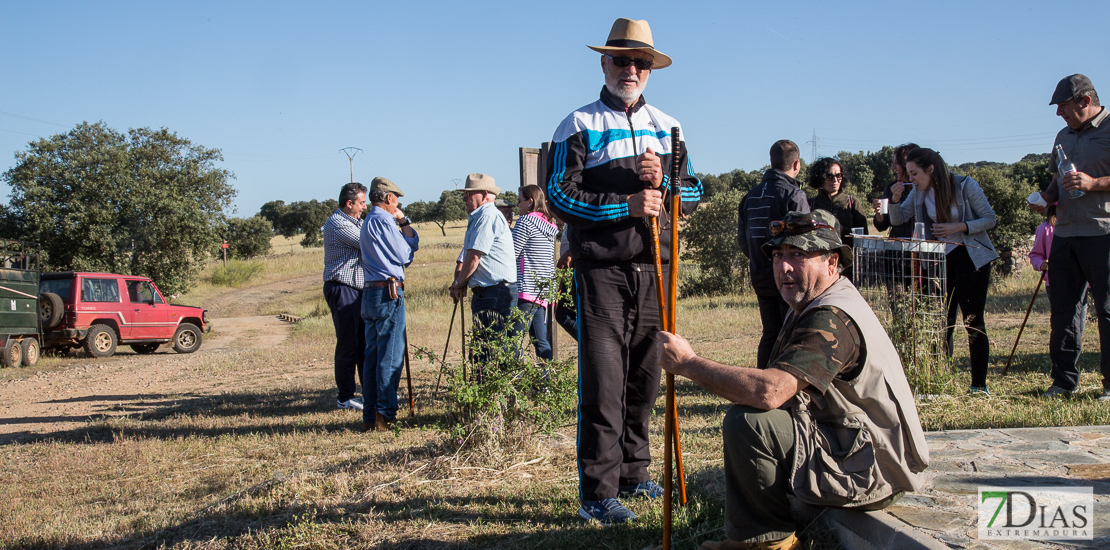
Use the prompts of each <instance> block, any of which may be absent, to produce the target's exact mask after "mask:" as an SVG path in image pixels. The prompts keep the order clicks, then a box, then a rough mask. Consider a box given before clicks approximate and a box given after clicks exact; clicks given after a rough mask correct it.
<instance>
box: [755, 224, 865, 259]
mask: <svg viewBox="0 0 1110 550" xmlns="http://www.w3.org/2000/svg"><path fill="white" fill-rule="evenodd" d="M782 221H783V222H784V223H786V224H787V227H786V228H785V229H784V231H783V232H782V233H781V234H780V235H778V236H777V237H771V240H769V241H767V242H766V243H764V244H763V246H762V247H760V249H761V250H763V254H765V255H766V256H767V257H768V258H770V257H771V253H772V252H774V250H775V249H776V248H778V247H780V246H782V245H784V244H788V245H790V246H793V247H797V248H800V249H802V250H805V251H806V252H825V251H829V250H835V251H837V252H838V253H840V265H842V266H844V267H848V266H850V265H852V247H850V246H848V245H846V244H844V242H843V241H841V240H840V224H839V223H838V222H837V221H836V218H835V217H833V215H832V214H830V213H829V212H827V211H825V210H815V211H813V212H810V213H808V214H807V213H804V212H788V213H787V214H786V217H785V218H783V219H782ZM807 221H808V222H821V223H824V224H826V225H829V226H831V227H832V229H825V228H818V229H809V230H802V231H798V230H795V231H791V229H790V225H791V224H792V222H793V223H794V224H800V225H803V226H804V225H805V222H807Z"/></svg>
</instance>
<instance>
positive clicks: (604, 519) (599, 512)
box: [578, 498, 636, 525]
mask: <svg viewBox="0 0 1110 550" xmlns="http://www.w3.org/2000/svg"><path fill="white" fill-rule="evenodd" d="M578 515H579V516H581V517H582V519H585V520H595V521H597V522H599V523H601V524H602V525H612V524H614V523H627V522H629V521H632V520H634V519H636V514H633V513H632V510H629V509H628V508H625V507H624V505H623V504H621V501H619V500H617V499H615V498H606V499H602V500H583V501H582V506H581V507H580V508H578Z"/></svg>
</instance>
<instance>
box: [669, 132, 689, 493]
mask: <svg viewBox="0 0 1110 550" xmlns="http://www.w3.org/2000/svg"><path fill="white" fill-rule="evenodd" d="M681 145H682V140H681V139H680V137H679V128H678V126H675V127H673V128H671V296H670V301H669V303H668V304H667V312H668V313H670V315H671V318H670V322H669V323H668V326H670V332H671V334H678V260H679V250H678V218H679V216H680V215H681V213H682V188H681V186H680V185H679V184H680V183H681V182H682V159H681V158H680V157H681V156H680V155H679V154H678V152H679V147H680V146H681ZM667 398H668V399H670V405H669V406H668V407H667V411H668V414H670V415H671V417H672V418H671V424H672V426H671V433H672V434H674V458H675V466H676V467H677V469H678V502H679V504H681V505H683V506H685V505H686V474H685V472H684V471H683V469H682V441H681V440H680V438H679V436H678V400H677V399H676V398H675V393H674V375H673V374H670V373H667Z"/></svg>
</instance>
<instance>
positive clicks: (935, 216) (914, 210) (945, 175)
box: [890, 149, 998, 395]
mask: <svg viewBox="0 0 1110 550" xmlns="http://www.w3.org/2000/svg"><path fill="white" fill-rule="evenodd" d="M906 172H907V174H908V175H909V177H910V181H911V182H912V183H913V188H912V189H911V190H910V192H909V196H906V197H905V198H904V200H903V194H904V193H903V190H902V189H899V188H898V187H897V186H896V187H895V188H894V189H893V192H892V194H891V197H890V201H891V202H892V203H898V207H897V208H894V207H893V206H892V207H891V208H890V221H891V223H894V224H899V223H902V222H904V221H905V220H907V219H909V218H910V217H911V216H916V217H917V223H921V224H924V226H925V238H926V239H929V240H938V241H943V242H946V243H948V245H947V246H946V248H945V266H946V276H947V278H948V293H947V295H946V296H945V298H946V300H947V302H948V329H947V331H946V334H945V351H946V352H947V353H948V355H949V357H951V355H952V333H953V331H954V330H955V328H956V308H957V307H959V308H960V311H961V312H963V318H964V326H965V327H967V341H968V347H969V348H970V355H971V388H970V389H969V393H982V394H986V395H990V393H989V391H988V390H987V360H988V357H989V355H990V340H989V339H988V338H987V325H986V323H985V322H984V320H983V310H984V309H986V306H987V287H988V286H990V280H991V270H990V263H991V262H992V261H994V259H995V258H997V257H998V253H997V252H995V250H994V245H993V244H992V243H991V239H990V237H989V236H987V230H989V229H991V228H993V227H994V226H995V224H996V223H997V219H996V217H995V214H994V209H993V208H991V205H990V203H989V202H988V201H987V197H986V195H984V194H983V188H982V187H980V186H979V183H978V182H976V181H975V180H973V179H971V178H969V177H967V176H956V175H953V174H952V173H951V172H949V171H948V166H947V165H946V164H944V159H942V158H940V154H939V153H937V152H936V151H933V150H932V149H915V150H913V151H910V152H909V153H908V154H907V155H906Z"/></svg>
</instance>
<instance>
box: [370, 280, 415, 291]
mask: <svg viewBox="0 0 1110 550" xmlns="http://www.w3.org/2000/svg"><path fill="white" fill-rule="evenodd" d="M387 286H389V281H368V282H367V283H366V286H364V287H363V288H371V287H373V288H383V287H387ZM397 288H399V289H401V290H404V289H405V282H404V281H397Z"/></svg>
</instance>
